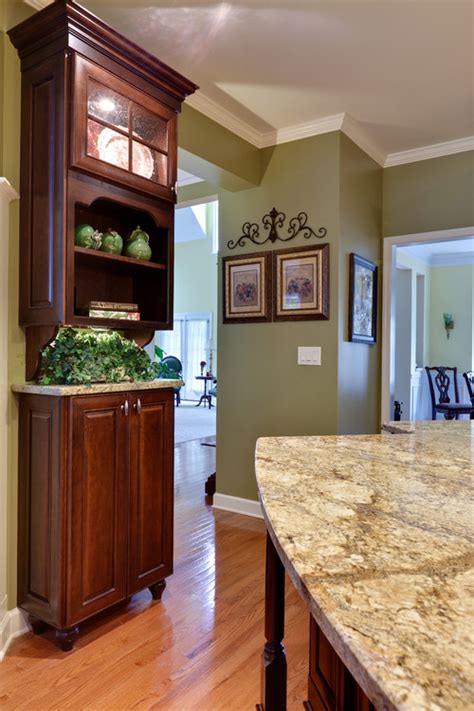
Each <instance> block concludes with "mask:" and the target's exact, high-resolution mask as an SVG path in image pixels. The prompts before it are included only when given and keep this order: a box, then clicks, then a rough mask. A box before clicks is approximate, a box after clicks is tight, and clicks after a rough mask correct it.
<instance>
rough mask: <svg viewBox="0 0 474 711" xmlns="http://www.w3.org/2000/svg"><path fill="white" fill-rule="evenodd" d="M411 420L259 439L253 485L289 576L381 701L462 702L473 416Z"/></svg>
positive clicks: (423, 707)
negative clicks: (363, 430)
mask: <svg viewBox="0 0 474 711" xmlns="http://www.w3.org/2000/svg"><path fill="white" fill-rule="evenodd" d="M393 424H395V425H397V426H403V423H402V424H400V423H392V425H393ZM411 424H412V423H411ZM405 426H406V424H405ZM411 429H412V433H411V434H410V433H408V434H404V435H402V434H400V435H396V436H395V435H394V436H388V435H387V434H382V435H367V436H365V435H360V436H339V437H327V436H324V437H281V438H264V439H260V440H259V441H258V443H257V453H256V471H257V481H258V488H259V494H260V499H261V502H262V507H263V511H264V516H265V519H266V523H267V528H268V530H269V533H270V535H271V537H272V540H273V542H274V544H275V546H276V548H277V550H278V552H279V554H280V557H281V559H282V561H283V563H284V565H285V568H286V570H287V572H288V574H289V576H290V577H291V579H292V581H293V583H294V584H295V585H296V587H297V588H298V590H299V592H300V594H301V595H302V597H303V598H304V599H305V600H306V602H307V604H308V607H309V608H310V610H311V613H312V614H313V616H314V618H315V619H316V621H317V622H318V624H319V625H320V627H321V629H322V631H323V632H324V634H325V635H326V637H327V638H328V639H329V641H330V643H331V645H332V646H333V647H334V649H335V650H336V652H337V653H338V655H339V656H340V657H341V659H342V661H343V662H344V664H345V665H346V666H347V668H348V669H349V670H350V671H351V673H352V674H353V675H354V677H355V678H356V680H357V681H358V683H359V684H360V685H361V686H362V688H363V689H364V691H365V692H366V693H367V695H368V696H369V697H370V699H371V700H372V701H373V702H374V704H375V706H376V708H377V709H387V710H393V709H402V710H404V711H440V709H446V710H448V709H449V711H456V710H459V711H461V710H463V711H467V709H473V708H474V672H473V664H472V662H473V659H474V625H473V612H474V603H473V597H472V592H473V586H474V573H473V569H472V562H473V558H472V554H473V545H472V538H473V535H472V534H473V519H474V515H473V514H474V509H473V504H472V480H473V474H474V422H469V421H459V422H456V423H453V422H441V421H440V422H438V423H435V422H432V423H425V424H418V423H417V424H415V426H414V427H413V426H412V427H411Z"/></svg>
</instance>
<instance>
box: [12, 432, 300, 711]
mask: <svg viewBox="0 0 474 711" xmlns="http://www.w3.org/2000/svg"><path fill="white" fill-rule="evenodd" d="M175 468H176V471H175V479H176V486H175V490H176V504H175V507H176V509H175V511H176V513H175V572H174V574H173V576H172V577H170V578H169V579H168V587H167V588H166V590H165V592H164V595H163V599H162V601H161V602H153V601H152V599H151V595H150V593H149V592H148V591H144V592H142V593H140V594H138V595H135V596H134V598H133V599H132V601H131V602H130V604H129V605H128V606H127V607H121V608H119V609H116V610H114V611H112V612H110V611H108V612H107V613H105V614H103V615H102V616H101V617H100V619H97V620H94V621H93V622H91V623H89V624H86V625H83V626H82V628H81V633H80V635H79V640H78V643H77V646H76V648H75V649H74V650H73V651H72V652H69V653H64V652H61V651H59V650H58V649H57V648H56V647H55V645H54V639H53V634H52V633H50V632H47V633H46V634H45V635H44V636H40V637H35V636H33V634H31V633H29V634H26V635H23V636H22V637H20V638H18V639H17V640H14V641H13V642H12V644H11V646H10V649H9V651H8V653H7V655H6V657H5V659H4V661H3V663H1V664H0V709H2V711H4V710H5V711H7V710H11V709H28V710H29V711H53V710H55V711H63V710H64V711H65V710H68V711H86V710H87V711H89V710H90V711H109V710H110V711H112V710H113V711H122V710H127V711H128V710H132V709H133V710H134V711H135V710H140V711H145V710H148V709H154V710H157V711H158V710H160V711H165V710H166V711H254V709H255V703H256V702H257V701H258V700H259V685H260V657H261V651H262V645H263V590H264V553H265V533H264V525H263V522H262V521H260V520H258V519H254V518H250V517H248V516H241V515H239V514H232V513H228V512H225V511H214V510H213V509H212V508H211V507H210V506H209V505H207V504H206V503H205V500H204V482H205V480H206V479H207V477H208V476H209V474H211V473H212V472H213V471H214V470H215V449H214V448H213V447H203V446H201V444H200V442H199V441H193V442H186V443H183V444H180V445H178V446H177V447H176V449H175ZM285 643H286V649H287V653H288V697H289V699H288V709H289V711H296V709H299V710H300V709H302V702H303V700H304V699H305V698H306V696H305V688H306V678H307V668H308V614H307V612H306V610H305V608H304V605H303V603H302V602H301V600H300V598H299V597H298V595H297V593H296V592H295V590H294V589H293V587H292V585H291V583H290V582H289V581H287V627H286V639H285Z"/></svg>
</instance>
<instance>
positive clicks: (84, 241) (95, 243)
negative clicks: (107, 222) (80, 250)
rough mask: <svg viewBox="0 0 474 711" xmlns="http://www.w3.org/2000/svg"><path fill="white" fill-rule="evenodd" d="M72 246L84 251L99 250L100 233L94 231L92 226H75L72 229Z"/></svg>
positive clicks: (100, 242)
mask: <svg viewBox="0 0 474 711" xmlns="http://www.w3.org/2000/svg"><path fill="white" fill-rule="evenodd" d="M74 244H76V245H77V246H78V247H85V248H86V249H100V246H101V244H102V232H98V230H95V229H94V228H93V227H92V225H76V227H75V228H74Z"/></svg>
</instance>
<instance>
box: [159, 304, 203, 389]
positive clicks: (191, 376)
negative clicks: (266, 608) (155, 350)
mask: <svg viewBox="0 0 474 711" xmlns="http://www.w3.org/2000/svg"><path fill="white" fill-rule="evenodd" d="M211 334H212V314H211V313H187V314H175V317H174V325H173V330H172V331H161V332H160V333H159V336H158V339H157V340H158V344H159V345H160V347H161V348H162V349H163V350H164V351H165V353H166V355H174V356H176V357H177V358H179V359H180V361H181V363H182V364H183V379H184V381H185V383H186V385H185V386H184V388H183V389H182V390H181V397H182V398H183V399H184V400H198V399H199V398H200V397H201V395H202V391H203V385H202V381H200V380H196V375H200V374H201V369H200V367H199V363H200V362H201V361H202V360H204V361H206V362H207V363H209V347H210V346H209V343H210V338H211Z"/></svg>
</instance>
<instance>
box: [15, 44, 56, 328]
mask: <svg viewBox="0 0 474 711" xmlns="http://www.w3.org/2000/svg"><path fill="white" fill-rule="evenodd" d="M63 124H64V59H63V56H62V54H59V55H56V56H55V57H52V58H51V59H48V60H47V61H45V62H43V63H41V64H40V65H38V66H37V67H35V68H34V69H30V70H28V71H25V72H24V73H23V77H22V128H21V135H22V141H21V198H22V202H21V219H20V230H21V241H20V263H21V267H20V268H21V284H22V288H21V289H20V323H21V324H24V325H31V324H33V325H34V324H36V325H42V324H54V323H60V322H61V320H62V318H63V307H64V304H63V289H62V281H63V277H64V275H63V244H64V241H63V231H64V224H63V188H62V185H63V181H64V168H63V164H64V130H63Z"/></svg>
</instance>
